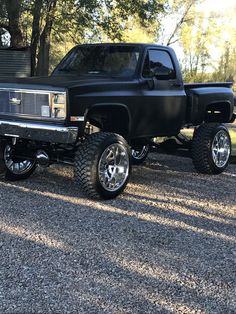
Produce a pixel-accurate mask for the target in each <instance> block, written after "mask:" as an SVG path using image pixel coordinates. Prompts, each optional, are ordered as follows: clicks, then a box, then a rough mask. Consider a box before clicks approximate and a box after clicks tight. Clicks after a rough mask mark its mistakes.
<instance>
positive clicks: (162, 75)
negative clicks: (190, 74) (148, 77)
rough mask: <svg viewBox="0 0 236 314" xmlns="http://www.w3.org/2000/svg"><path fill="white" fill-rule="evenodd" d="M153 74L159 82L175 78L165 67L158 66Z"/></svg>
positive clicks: (153, 70)
mask: <svg viewBox="0 0 236 314" xmlns="http://www.w3.org/2000/svg"><path fill="white" fill-rule="evenodd" d="M152 74H153V76H154V77H156V78H157V79H158V80H168V79H172V78H174V72H173V71H172V70H171V69H169V68H167V67H165V66H163V65H161V66H157V67H155V68H154V69H152Z"/></svg>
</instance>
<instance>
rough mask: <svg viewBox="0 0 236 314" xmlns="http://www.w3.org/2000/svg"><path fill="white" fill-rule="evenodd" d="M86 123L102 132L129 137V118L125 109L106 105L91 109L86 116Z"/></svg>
mask: <svg viewBox="0 0 236 314" xmlns="http://www.w3.org/2000/svg"><path fill="white" fill-rule="evenodd" d="M86 121H87V122H89V124H91V125H94V126H95V127H97V128H99V129H100V130H102V131H104V132H112V133H118V134H120V135H122V136H123V137H128V136H129V131H130V118H129V114H128V111H127V109H126V108H125V107H122V106H120V107H117V106H109V105H107V106H104V107H102V106H101V107H100V106H99V107H95V108H92V109H90V110H89V112H88V114H87V117H86Z"/></svg>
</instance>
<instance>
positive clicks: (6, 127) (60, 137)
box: [0, 120, 78, 144]
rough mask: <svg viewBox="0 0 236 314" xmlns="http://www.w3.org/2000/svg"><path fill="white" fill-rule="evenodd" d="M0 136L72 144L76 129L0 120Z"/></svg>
mask: <svg viewBox="0 0 236 314" xmlns="http://www.w3.org/2000/svg"><path fill="white" fill-rule="evenodd" d="M0 136H6V137H16V138H23V139H28V140H34V141H43V142H49V143H60V144H72V143H74V142H75V141H76V139H77V136H78V128H77V127H64V126H60V125H49V124H38V123H31V122H16V121H10V120H0Z"/></svg>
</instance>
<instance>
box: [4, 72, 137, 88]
mask: <svg viewBox="0 0 236 314" xmlns="http://www.w3.org/2000/svg"><path fill="white" fill-rule="evenodd" d="M125 81H127V79H122V78H108V77H75V76H68V75H65V76H47V77H30V78H4V79H1V80H0V88H1V87H4V88H16V89H17V88H30V89H37V90H43V89H46V90H61V89H68V88H73V87H76V86H88V85H90V86H91V85H100V84H102V85H103V84H108V83H109V84H111V82H114V83H115V82H116V83H118V82H123V83H124V82H125ZM128 81H129V82H130V81H131V80H128Z"/></svg>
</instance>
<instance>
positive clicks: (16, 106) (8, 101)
mask: <svg viewBox="0 0 236 314" xmlns="http://www.w3.org/2000/svg"><path fill="white" fill-rule="evenodd" d="M49 99H50V94H49V93H42V92H35V91H32V92H31V91H18V90H10V89H9V90H6V89H4V90H1V89H0V114H11V115H29V116H40V117H41V116H42V106H49V105H50V100H49Z"/></svg>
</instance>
